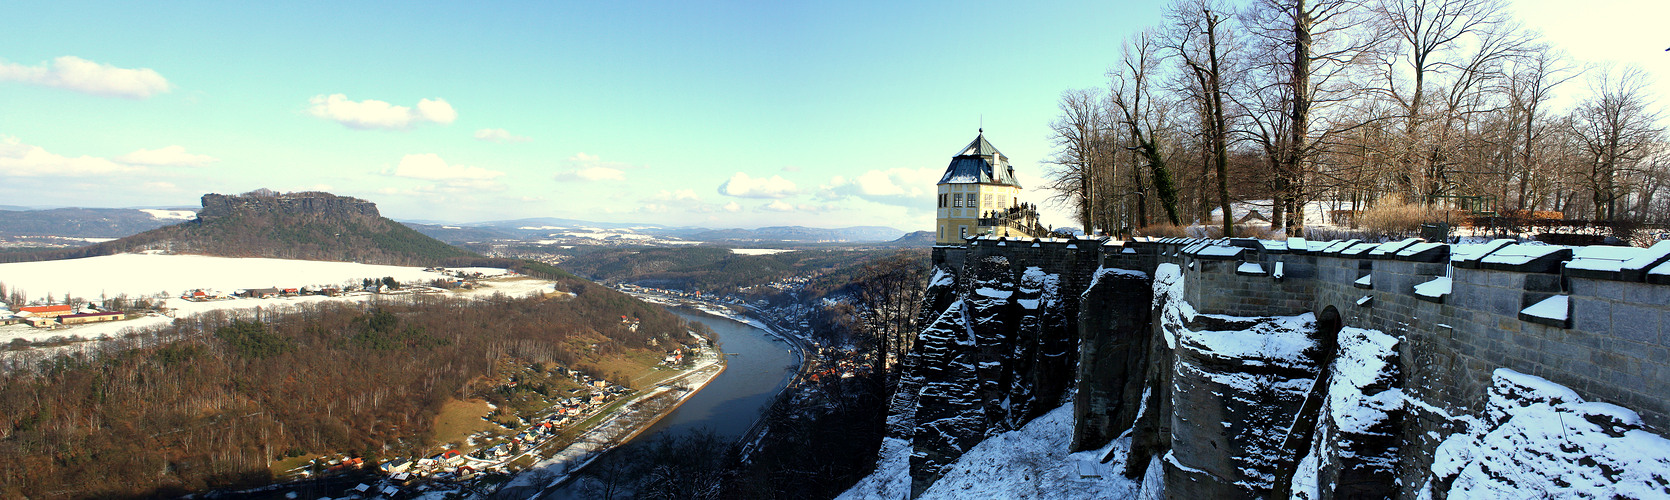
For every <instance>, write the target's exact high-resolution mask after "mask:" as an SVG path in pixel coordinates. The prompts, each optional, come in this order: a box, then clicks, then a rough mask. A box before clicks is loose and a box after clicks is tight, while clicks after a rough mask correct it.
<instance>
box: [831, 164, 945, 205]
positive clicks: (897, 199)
mask: <svg viewBox="0 0 1670 500" xmlns="http://www.w3.org/2000/svg"><path fill="white" fill-rule="evenodd" d="M941 170H942V169H938V168H932V167H925V168H917V169H910V168H890V169H887V170H871V171H868V172H864V173H862V174H858V177H855V178H852V179H847V178H845V177H841V176H835V177H834V178H833V179H830V180H829V184H827V185H824V186H823V187H822V189H821V190H820V193H819V195H820V196H821V197H823V198H825V199H843V198H846V197H849V196H853V197H858V198H862V199H866V200H870V201H874V202H877V203H886V204H889V205H899V206H907V207H908V206H915V205H919V204H923V203H927V201H928V200H931V199H932V198H933V196H934V194H935V193H936V192H937V190H936V189H935V188H934V185H935V184H936V183H938V182H939V177H940V175H941V174H942V173H943V172H941Z"/></svg>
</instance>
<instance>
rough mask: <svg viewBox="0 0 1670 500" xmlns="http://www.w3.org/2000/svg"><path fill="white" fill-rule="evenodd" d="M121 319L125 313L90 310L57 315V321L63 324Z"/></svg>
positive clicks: (125, 315)
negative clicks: (88, 311)
mask: <svg viewBox="0 0 1670 500" xmlns="http://www.w3.org/2000/svg"><path fill="white" fill-rule="evenodd" d="M123 319H127V314H125V313H119V312H90V313H79V314H66V315H63V316H59V317H58V322H59V323H62V324H65V325H78V324H82V323H102V322H105V321H121V320H123Z"/></svg>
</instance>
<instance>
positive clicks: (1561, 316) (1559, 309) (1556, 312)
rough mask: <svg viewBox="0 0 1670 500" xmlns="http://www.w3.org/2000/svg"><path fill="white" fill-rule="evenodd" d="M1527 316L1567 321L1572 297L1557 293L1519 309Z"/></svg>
mask: <svg viewBox="0 0 1670 500" xmlns="http://www.w3.org/2000/svg"><path fill="white" fill-rule="evenodd" d="M1519 312H1520V314H1524V315H1526V316H1535V317H1538V318H1544V319H1551V320H1554V321H1565V320H1566V318H1567V317H1568V316H1569V315H1570V313H1571V297H1569V296H1565V295H1555V296H1553V297H1549V298H1546V299H1542V301H1541V302H1537V303H1536V304H1532V305H1531V307H1527V308H1525V309H1522V310H1520V311H1519Z"/></svg>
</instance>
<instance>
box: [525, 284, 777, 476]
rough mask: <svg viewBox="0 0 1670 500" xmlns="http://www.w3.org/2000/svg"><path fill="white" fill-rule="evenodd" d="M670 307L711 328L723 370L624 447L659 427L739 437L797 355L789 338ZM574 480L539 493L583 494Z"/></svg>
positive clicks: (647, 439)
mask: <svg viewBox="0 0 1670 500" xmlns="http://www.w3.org/2000/svg"><path fill="white" fill-rule="evenodd" d="M672 311H673V312H674V313H675V314H678V315H679V317H682V318H684V319H686V320H690V321H694V322H700V323H702V324H705V325H707V326H708V328H712V329H713V333H714V334H715V335H716V336H717V337H718V338H719V345H720V347H721V350H722V351H724V352H725V353H726V354H727V356H726V359H727V361H728V363H729V364H728V365H727V366H726V367H725V372H724V373H721V374H719V377H718V378H715V379H713V382H711V383H709V384H708V385H707V387H706V388H703V389H702V390H701V392H697V393H696V395H695V396H691V397H690V400H689V401H685V402H684V405H683V406H680V407H678V409H676V410H673V412H672V413H671V414H669V415H667V417H666V418H663V419H661V421H660V422H656V423H655V425H653V426H650V428H649V429H648V430H646V431H644V433H643V434H639V435H638V437H636V438H633V439H632V441H631V442H629V443H627V444H625V445H624V446H625V447H631V446H642V445H644V444H645V443H649V442H652V441H654V440H655V439H656V438H657V436H658V435H660V434H662V433H668V434H669V435H672V436H678V435H681V434H684V433H686V432H689V431H696V430H704V429H705V430H711V431H713V432H715V433H717V434H719V435H720V436H722V437H726V438H731V439H735V438H737V437H740V436H741V435H742V433H744V432H747V431H748V428H749V427H750V426H752V425H753V424H754V420H755V419H758V418H759V417H760V411H761V410H764V409H765V406H766V405H767V404H770V403H771V398H772V396H775V395H776V394H777V392H778V391H781V390H783V387H785V386H787V385H788V382H789V379H790V377H791V376H793V375H794V370H795V368H796V366H797V362H798V361H799V358H798V357H796V355H795V353H794V352H793V347H792V346H791V345H790V344H789V343H787V342H783V341H780V340H778V339H777V337H773V336H771V334H769V333H766V331H765V330H761V329H759V328H755V327H752V326H749V325H747V324H745V323H739V322H736V321H732V320H729V319H725V318H721V317H717V316H711V315H707V314H702V313H697V312H691V311H689V310H683V309H672ZM730 354H735V356H730ZM579 484H580V482H579V481H570V482H569V483H568V484H567V485H565V486H564V487H562V488H560V489H557V490H554V491H551V492H548V493H547V494H546V495H545V496H544V498H546V499H568V498H575V499H578V498H583V496H581V495H580V493H579V492H578V491H576V490H579V489H580V488H578V487H577V486H578V485H579Z"/></svg>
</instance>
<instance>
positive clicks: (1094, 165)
mask: <svg viewBox="0 0 1670 500" xmlns="http://www.w3.org/2000/svg"><path fill="white" fill-rule="evenodd" d="M1102 104H1103V99H1102V96H1100V95H1098V93H1097V91H1096V90H1094V89H1074V90H1067V91H1064V92H1062V93H1061V102H1060V104H1059V106H1060V108H1061V115H1060V116H1058V117H1056V119H1055V121H1054V122H1051V123H1050V129H1051V133H1052V134H1051V141H1052V142H1054V143H1055V147H1056V153H1055V156H1053V157H1052V158H1051V159H1050V160H1049V163H1050V164H1052V165H1055V168H1054V169H1052V170H1051V172H1050V175H1051V177H1052V179H1051V182H1050V188H1051V190H1053V191H1055V193H1056V195H1055V196H1054V199H1056V200H1057V201H1059V202H1060V203H1062V204H1063V205H1066V206H1069V207H1072V208H1074V209H1075V210H1074V212H1076V213H1077V214H1078V219H1079V223H1080V224H1081V225H1083V227H1084V233H1085V234H1094V231H1095V226H1096V222H1097V221H1098V220H1099V217H1098V216H1099V215H1100V214H1098V213H1097V209H1096V208H1097V206H1098V203H1096V199H1095V198H1096V196H1097V193H1098V191H1099V188H1100V186H1098V185H1097V184H1098V180H1099V177H1101V171H1103V170H1105V169H1107V168H1108V166H1107V165H1103V164H1102V163H1103V161H1105V160H1107V159H1108V156H1109V155H1107V154H1105V153H1104V152H1103V151H1102V149H1103V148H1104V147H1103V145H1104V144H1106V143H1107V139H1106V135H1107V134H1108V132H1109V130H1108V128H1109V124H1108V123H1107V120H1108V115H1107V113H1106V112H1105V110H1103V109H1102Z"/></svg>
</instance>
